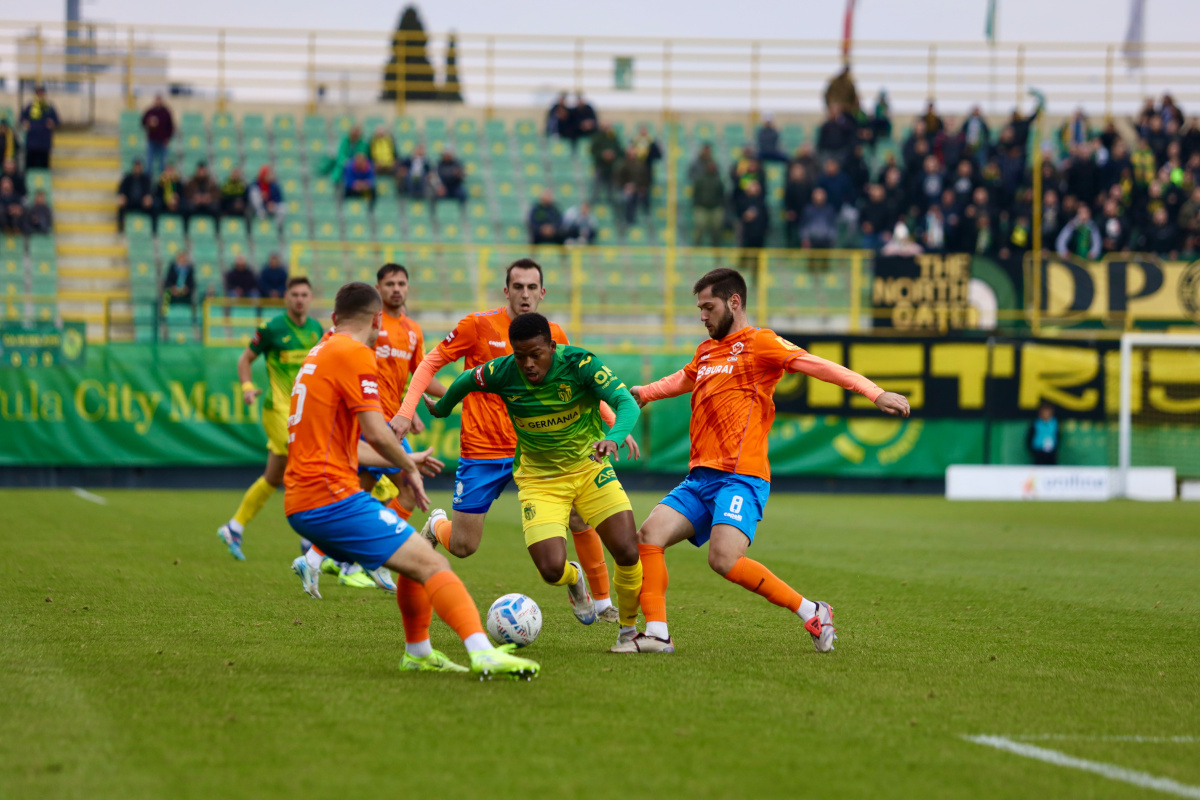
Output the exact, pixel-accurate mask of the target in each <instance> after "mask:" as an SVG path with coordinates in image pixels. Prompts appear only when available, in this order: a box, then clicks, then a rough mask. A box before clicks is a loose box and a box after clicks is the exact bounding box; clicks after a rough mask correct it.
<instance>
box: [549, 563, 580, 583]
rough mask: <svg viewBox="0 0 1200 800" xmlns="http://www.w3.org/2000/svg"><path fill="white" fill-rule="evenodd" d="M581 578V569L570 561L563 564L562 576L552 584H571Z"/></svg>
mask: <svg viewBox="0 0 1200 800" xmlns="http://www.w3.org/2000/svg"><path fill="white" fill-rule="evenodd" d="M577 580H579V570H577V569H575V565H574V564H572V563H571V562H570V561H568V562H567V563H566V564H565V565H564V566H563V574H562V577H561V578H559V579H558V580H556V581H555V582H554V583H552V584H550V585H551V586H571V585H572V584H574V583H575V581H577Z"/></svg>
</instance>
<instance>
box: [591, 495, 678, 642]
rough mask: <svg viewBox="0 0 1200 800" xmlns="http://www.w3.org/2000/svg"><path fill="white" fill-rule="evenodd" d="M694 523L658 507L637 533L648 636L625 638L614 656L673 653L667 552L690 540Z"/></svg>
mask: <svg viewBox="0 0 1200 800" xmlns="http://www.w3.org/2000/svg"><path fill="white" fill-rule="evenodd" d="M694 533H695V532H694V531H693V530H692V523H691V522H689V521H688V518H687V517H685V516H684V515H683V514H680V513H679V512H678V511H676V510H675V509H673V508H671V507H670V506H666V505H663V504H661V503H660V504H659V505H657V506H655V507H654V510H653V511H651V512H650V516H648V517H646V520H645V521H644V522H643V523H642V527H641V528H640V529H639V530H638V553H639V554H640V556H641V560H642V591H641V594H640V596H639V602H640V603H641V607H642V613H643V614H645V615H646V632H645V633H637V630H636V628H635V629H634V631H632V632H630V631H629V630H627V629H624V628H622V634H621V636H620V637H619V638H618V640H617V644H616V646H615V647H612V648H610V650H611V652H613V653H673V652H675V642H674V641H672V639H671V635H670V632H669V631H668V629H667V561H666V557H665V551H666V549H667V548H668V547H671V546H672V545H676V544H679V543H680V542H682V541H684V540H685V539H688V538H690V537H691V536H692V535H693V534H694Z"/></svg>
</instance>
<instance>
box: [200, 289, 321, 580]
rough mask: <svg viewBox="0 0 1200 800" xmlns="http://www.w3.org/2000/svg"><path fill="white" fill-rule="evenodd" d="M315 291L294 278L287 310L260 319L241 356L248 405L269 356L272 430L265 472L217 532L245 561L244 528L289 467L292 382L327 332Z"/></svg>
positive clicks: (266, 415) (267, 423)
mask: <svg viewBox="0 0 1200 800" xmlns="http://www.w3.org/2000/svg"><path fill="white" fill-rule="evenodd" d="M312 297H313V296H312V285H311V284H310V283H309V282H308V278H305V277H295V278H291V279H290V280H288V282H287V291H286V292H285V293H284V295H283V303H284V307H285V308H286V311H285V312H284V313H283V314H280V315H279V316H278V317H275V318H274V319H272V320H269V321H267V322H264V323H263V324H262V325H260V326H259V328H258V330H257V331H255V332H254V338H253V339H251V340H250V346H249V347H247V348H246V350H245V352H243V353H242V357H241V358H239V359H238V366H237V370H238V380H239V381H241V384H242V400H243V401H244V402H245V403H246V405H248V406H249V405H254V401H255V400H256V399H258V396H259V395H260V394H262V390H261V389H259V388H258V387H257V386H255V385H254V381H253V380H252V378H253V377H254V373H253V366H252V365H253V363H254V359H256V358H257V357H258V356H264V357H265V358H266V362H267V385H268V387H269V389H270V391H268V392H267V394H266V395H265V396H264V397H263V412H262V424H263V430H264V431H266V433H267V468H266V469H265V470H264V471H263V474H262V477H260V478H259V479H258V480H256V481H255V482H254V483H253V484H251V486H250V488H249V489H247V490H246V494H245V495H244V496H243V497H242V504H241V505H240V506H238V509H237V511H236V512H235V513H234V515H233V518H232V519H230V520H229V522H226V523H225V524H224V525H222V526H221V527H220V528H218V529H217V536H218V537H219V538H220V539H221V541H222V542H224V543H225V545H226V547H228V548H229V553H230V555H232V556H233V557H234V558H236V559H238V560H239V561H245V560H246V556H245V555H243V554H242V533H243V532H244V530H245V527H246V525H247V524H248V523H249V522H250V520H252V519H254V515H255V514H257V513H258V512H259V510H260V509H262V507H263V504H265V503H266V502H267V500H268V499H270V497H271V495H272V494H274V493H275V490H276V489H278V488H279V487H280V486H281V485H282V484H283V471H284V469H285V468H286V467H287V452H288V419H287V418H288V406H289V405H290V404H291V398H292V386H293V384H295V382H296V373H298V372H299V371H300V365H301V364H303V363H304V359H305V358H306V357H307V356H308V351H309V350H311V349H313V347H315V346H316V345H317V342H319V341H321V334H322V333H324V331H322V329H321V323H319V322H317V321H316V320H315V319H310V318H309V316H308V307H309V306H310V305H311V304H312Z"/></svg>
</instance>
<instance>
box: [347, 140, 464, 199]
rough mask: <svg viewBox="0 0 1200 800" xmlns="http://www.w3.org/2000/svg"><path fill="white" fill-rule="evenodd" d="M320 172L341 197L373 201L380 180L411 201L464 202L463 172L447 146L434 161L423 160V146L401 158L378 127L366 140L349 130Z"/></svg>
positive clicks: (425, 158) (452, 151)
mask: <svg viewBox="0 0 1200 800" xmlns="http://www.w3.org/2000/svg"><path fill="white" fill-rule="evenodd" d="M326 173H327V174H329V175H331V176H332V177H333V179H334V184H335V185H336V186H337V187H338V192H339V194H341V196H343V197H357V198H362V199H365V200H368V201H370V202H374V200H375V197H376V194H377V191H378V180H379V177H380V176H389V177H391V178H392V179H394V180H395V182H396V191H397V193H398V194H399V195H401V196H403V197H407V198H410V199H413V200H430V201H435V202H436V201H438V200H457V201H458V203H459V204H460V205H462V206H465V205H466V202H467V185H466V172H465V170H464V169H463V165H462V162H460V161H459V160H458V159H457V158H456V157H455V155H454V150H453V148H451V147H450V146H449V145H447V146H446V147H444V148H443V149H442V152H441V153H439V154H438V158H437V160H436V161H433V160H431V159H430V158H429V156H428V155H427V154H426V151H425V145H424V144H417V145H416V146H415V147H414V148H413V151H412V152H411V153H409V154H408V155H403V154H401V153H400V151H399V149H398V148H397V147H396V141H395V139H394V138H393V137H392V135H391V134H390V133H389V132H388V130H387V129H386V128H384V127H382V126H381V127H378V128H376V129H375V131H374V132H373V133H372V134H371V138H370V140H367V139H366V138H364V137H363V132H362V128H361V127H359V126H357V125H356V126H354V127H353V128H351V129H350V130H349V131H348V132H347V133H346V135H345V136H344V137H342V140H341V141H340V142H339V143H338V149H337V153H336V154H335V155H334V156H333V158H332V159H331V160H330V161H329V162H328V163H327V165H326Z"/></svg>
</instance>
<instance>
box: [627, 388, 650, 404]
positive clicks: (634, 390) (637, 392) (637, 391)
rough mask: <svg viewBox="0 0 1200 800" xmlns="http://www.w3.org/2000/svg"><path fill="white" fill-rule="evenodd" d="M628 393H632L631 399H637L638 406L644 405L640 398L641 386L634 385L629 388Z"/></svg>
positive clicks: (644, 402)
mask: <svg viewBox="0 0 1200 800" xmlns="http://www.w3.org/2000/svg"><path fill="white" fill-rule="evenodd" d="M629 393H630V394H631V395H633V399H634V400H636V401H637V404H638V408H645V407H646V401H645V400H643V399H642V387H640V386H634V387H633V388H632V389H630V390H629Z"/></svg>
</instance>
